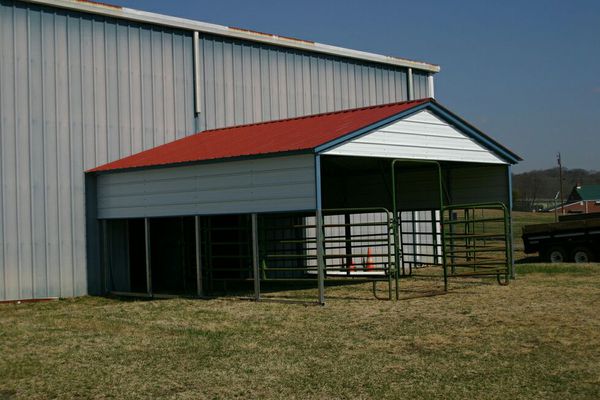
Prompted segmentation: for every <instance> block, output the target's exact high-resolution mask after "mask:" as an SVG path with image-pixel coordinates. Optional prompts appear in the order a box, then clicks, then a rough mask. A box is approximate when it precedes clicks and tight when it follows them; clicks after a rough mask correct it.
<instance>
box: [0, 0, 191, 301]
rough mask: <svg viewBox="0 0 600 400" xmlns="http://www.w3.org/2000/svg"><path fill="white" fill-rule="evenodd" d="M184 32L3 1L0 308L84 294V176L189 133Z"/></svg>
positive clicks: (188, 69)
mask: <svg viewBox="0 0 600 400" xmlns="http://www.w3.org/2000/svg"><path fill="white" fill-rule="evenodd" d="M192 54H193V52H192V35H191V33H182V32H174V31H171V30H162V29H158V28H150V27H148V26H141V25H139V24H130V23H125V22H120V23H116V21H113V20H108V19H105V18H102V17H98V16H88V15H83V14H75V13H69V12H66V11H61V10H58V9H50V8H41V7H38V6H33V5H29V4H23V3H15V2H12V1H5V0H1V1H0V58H1V59H0V121H1V122H0V161H1V166H0V188H1V189H0V190H1V193H0V243H1V245H0V300H1V299H17V298H40V297H49V296H73V295H81V294H85V293H86V292H87V288H86V286H87V282H86V242H85V240H86V234H85V203H84V170H86V169H89V168H92V167H94V166H97V165H100V164H103V163H106V162H108V161H111V160H116V159H118V158H120V157H123V156H126V155H129V154H132V153H134V152H137V151H140V150H142V149H147V148H150V147H153V146H155V145H158V144H161V143H164V142H166V141H170V140H173V139H176V138H178V137H182V136H184V135H185V134H186V133H190V132H193V131H194V118H193V103H192V99H193V93H192V90H193V75H192V73H193V60H192Z"/></svg>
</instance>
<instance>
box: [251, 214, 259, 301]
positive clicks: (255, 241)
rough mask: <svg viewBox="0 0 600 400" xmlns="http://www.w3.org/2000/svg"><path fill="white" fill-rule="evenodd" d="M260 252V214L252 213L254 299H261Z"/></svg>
mask: <svg viewBox="0 0 600 400" xmlns="http://www.w3.org/2000/svg"><path fill="white" fill-rule="evenodd" d="M259 263H260V254H259V247H258V215H257V214H256V213H253V214H252V270H253V274H254V300H256V301H259V300H260V271H259Z"/></svg>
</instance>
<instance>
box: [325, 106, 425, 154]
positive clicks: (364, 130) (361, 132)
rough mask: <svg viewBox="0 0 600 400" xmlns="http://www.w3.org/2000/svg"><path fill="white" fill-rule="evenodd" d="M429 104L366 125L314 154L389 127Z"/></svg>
mask: <svg viewBox="0 0 600 400" xmlns="http://www.w3.org/2000/svg"><path fill="white" fill-rule="evenodd" d="M430 104H431V100H430V101H428V102H426V103H423V104H419V105H417V106H415V107H413V108H409V109H408V110H404V111H402V112H400V113H398V114H394V115H392V116H391V117H388V118H385V119H382V120H381V121H378V122H376V123H374V124H371V125H367V126H365V127H364V128H361V129H359V130H357V131H354V132H351V133H348V134H346V135H344V136H342V137H339V138H337V139H334V140H332V141H330V142H327V143H325V144H322V145H320V146H317V147H316V148H315V153H322V152H323V151H327V150H329V149H331V148H332V147H335V146H337V145H339V144H342V143H344V142H347V141H350V140H352V139H355V138H356V137H358V136H361V135H364V134H367V133H369V132H372V131H374V130H375V129H378V128H381V127H383V126H386V125H389V124H391V123H393V122H396V121H398V120H400V119H402V118H406V117H407V116H409V115H411V114H414V113H416V112H418V111H421V110H423V109H425V108H427V106H428V105H430Z"/></svg>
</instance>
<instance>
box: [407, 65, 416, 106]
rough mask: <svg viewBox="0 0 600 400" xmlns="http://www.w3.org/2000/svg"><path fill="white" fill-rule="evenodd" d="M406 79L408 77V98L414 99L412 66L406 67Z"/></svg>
mask: <svg viewBox="0 0 600 400" xmlns="http://www.w3.org/2000/svg"><path fill="white" fill-rule="evenodd" d="M407 79H408V85H407V86H408V100H409V101H410V100H414V99H415V86H414V81H413V71H412V68H409V69H408V74H407Z"/></svg>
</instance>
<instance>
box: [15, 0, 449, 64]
mask: <svg viewBox="0 0 600 400" xmlns="http://www.w3.org/2000/svg"><path fill="white" fill-rule="evenodd" d="M21 1H25V2H28V3H35V4H42V5H47V6H51V7H58V8H64V9H69V10H77V11H82V12H88V13H92V14H98V15H104V16H109V17H114V18H121V19H127V20H131V21H136V22H145V23H154V24H157V25H162V26H168V27H172V28H180V29H188V30H192V31H200V32H204V33H211V34H215V35H220V36H228V37H233V38H238V39H245V40H250V41H254V42H260V43H267V44H271V45H276V46H284V47H289V48H295V49H300V50H307V51H312V52H317V53H324V54H330V55H337V56H341V57H349V58H354V59H359V60H364V61H370V62H375V63H383V64H390V65H397V66H401V67H407V68H414V69H417V70H423V71H428V72H430V73H437V72H440V66H439V65H436V64H431V63H427V62H424V61H416V60H409V59H405V58H401V57H394V56H386V55H382V54H376V53H370V52H366V51H361V50H354V49H349V48H345V47H339V46H333V45H328V44H324V43H318V42H313V41H310V40H302V39H296V38H291V37H288V36H283V35H275V34H270V33H262V32H258V31H254V30H251V29H243V28H237V27H229V26H225V25H218V24H212V23H209V22H202V21H195V20H191V19H187V18H180V17H173V16H169V15H164V14H158V13H153V12H149V11H141V10H136V9H133V8H127V7H121V6H116V5H111V4H107V3H101V2H96V1H90V0H21Z"/></svg>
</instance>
